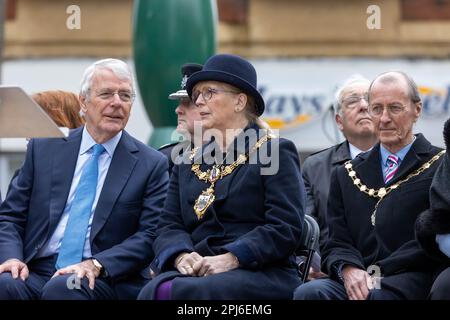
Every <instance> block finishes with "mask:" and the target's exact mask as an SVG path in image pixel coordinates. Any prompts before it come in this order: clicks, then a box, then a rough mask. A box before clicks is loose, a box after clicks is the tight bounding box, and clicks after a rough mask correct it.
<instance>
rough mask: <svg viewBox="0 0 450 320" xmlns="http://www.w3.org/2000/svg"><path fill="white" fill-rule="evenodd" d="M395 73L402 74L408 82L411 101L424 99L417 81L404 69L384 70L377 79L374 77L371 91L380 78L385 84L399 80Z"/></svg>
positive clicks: (416, 101) (415, 101)
mask: <svg viewBox="0 0 450 320" xmlns="http://www.w3.org/2000/svg"><path fill="white" fill-rule="evenodd" d="M394 74H398V75H400V76H402V77H403V79H405V81H406V84H407V85H408V95H409V98H410V99H411V101H412V102H413V103H418V102H421V101H422V99H421V98H420V94H419V88H418V87H417V84H416V82H415V81H414V80H413V78H411V77H410V76H409V75H407V74H406V73H404V72H403V71H399V70H394V71H387V72H383V73H382V74H380V75H378V76H377V77H376V78H375V79H373V81H372V83H371V84H370V87H369V93H370V91H371V90H372V86H373V84H374V83H375V81H378V80H379V81H380V82H381V83H384V84H386V83H393V82H397V81H398V78H397V77H396V76H395V75H394ZM369 99H370V95H369Z"/></svg>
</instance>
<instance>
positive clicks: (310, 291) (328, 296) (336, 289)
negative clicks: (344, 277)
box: [293, 279, 400, 300]
mask: <svg viewBox="0 0 450 320" xmlns="http://www.w3.org/2000/svg"><path fill="white" fill-rule="evenodd" d="M293 298H294V300H348V296H347V292H346V290H345V287H344V285H343V284H340V283H339V282H337V281H334V280H331V279H317V280H312V281H309V282H306V283H304V284H302V285H300V286H299V287H297V289H295V291H294V297H293ZM398 299H400V297H399V296H398V295H396V294H395V293H394V292H392V291H390V290H385V289H373V290H370V291H369V295H368V296H367V300H398Z"/></svg>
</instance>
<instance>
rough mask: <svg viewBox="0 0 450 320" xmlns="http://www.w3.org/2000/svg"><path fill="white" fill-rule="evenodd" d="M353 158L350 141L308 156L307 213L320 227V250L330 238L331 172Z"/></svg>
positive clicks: (305, 168) (305, 174)
mask: <svg viewBox="0 0 450 320" xmlns="http://www.w3.org/2000/svg"><path fill="white" fill-rule="evenodd" d="M347 160H351V156H350V150H349V147H348V142H347V141H344V142H342V143H340V144H337V145H335V146H333V147H330V148H328V149H325V150H322V151H319V152H317V153H314V154H312V155H310V156H309V157H308V158H306V160H305V162H304V163H303V166H302V176H303V181H304V182H305V189H306V195H307V198H306V212H305V213H306V214H308V215H310V216H312V217H314V219H316V221H317V223H318V224H319V227H320V251H323V247H324V245H325V242H326V239H327V238H328V225H327V221H326V216H327V202H328V193H329V190H330V178H331V172H332V171H333V169H334V168H336V167H338V166H341V165H342V164H344V163H345V162H346V161H347Z"/></svg>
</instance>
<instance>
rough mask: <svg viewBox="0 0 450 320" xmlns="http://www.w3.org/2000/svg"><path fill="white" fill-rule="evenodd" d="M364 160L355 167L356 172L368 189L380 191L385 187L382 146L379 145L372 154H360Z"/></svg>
mask: <svg viewBox="0 0 450 320" xmlns="http://www.w3.org/2000/svg"><path fill="white" fill-rule="evenodd" d="M359 157H361V158H362V159H364V161H362V162H361V163H360V164H358V165H356V166H355V171H356V173H357V174H358V177H359V178H360V179H361V182H362V183H363V184H365V185H366V186H367V187H368V188H373V189H378V188H381V187H383V186H384V180H383V173H382V172H381V156H380V145H379V144H377V145H375V146H374V147H373V149H372V150H371V151H370V152H366V153H363V154H360V155H359Z"/></svg>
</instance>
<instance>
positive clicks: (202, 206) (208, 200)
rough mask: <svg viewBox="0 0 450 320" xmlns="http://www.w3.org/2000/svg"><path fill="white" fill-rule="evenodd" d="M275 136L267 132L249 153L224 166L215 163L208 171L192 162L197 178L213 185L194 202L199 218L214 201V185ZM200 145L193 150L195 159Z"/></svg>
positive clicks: (192, 154) (192, 157) (192, 153)
mask: <svg viewBox="0 0 450 320" xmlns="http://www.w3.org/2000/svg"><path fill="white" fill-rule="evenodd" d="M272 138H274V136H273V135H272V134H266V135H264V136H263V137H262V138H261V139H259V140H258V141H257V142H256V143H255V144H254V145H253V147H252V148H251V149H250V151H249V152H248V153H247V154H245V155H244V154H240V155H239V157H238V158H237V160H236V161H234V162H233V163H232V164H230V165H227V166H224V165H223V164H220V165H217V164H215V165H213V167H212V168H211V169H208V170H206V171H201V170H200V164H192V167H191V170H192V172H194V173H195V175H196V176H197V178H199V179H200V180H202V181H205V182H206V183H208V182H209V183H210V184H211V185H210V186H209V187H208V188H207V189H206V190H203V191H202V193H201V194H200V195H199V196H198V198H197V200H196V201H195V204H194V211H195V214H196V215H197V219H198V220H200V219H202V218H203V215H204V214H205V212H206V209H208V207H209V206H210V205H211V204H212V203H213V202H214V200H215V198H216V196H215V195H214V186H215V183H216V182H217V180H219V179H222V178H223V177H225V176H227V175H229V174H230V173H232V172H233V171H234V169H236V168H237V167H238V166H239V165H241V164H243V163H244V162H246V161H247V159H248V158H249V156H250V155H251V154H252V153H253V152H255V151H256V150H257V149H258V148H260V147H261V146H262V145H263V144H264V143H265V142H266V141H268V140H269V139H272ZM198 148H199V147H195V148H194V149H193V150H192V151H191V155H190V157H189V158H190V159H191V160H192V159H194V157H195V154H196V153H197V150H198Z"/></svg>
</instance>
